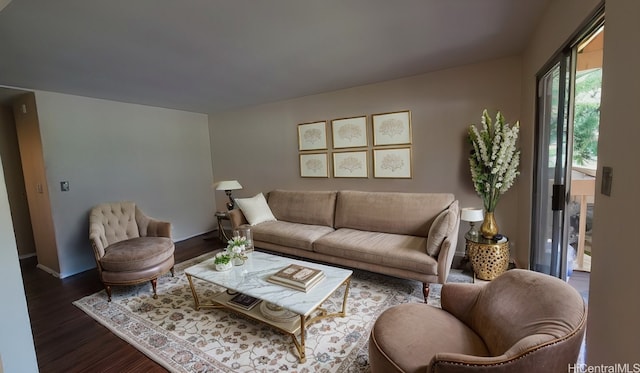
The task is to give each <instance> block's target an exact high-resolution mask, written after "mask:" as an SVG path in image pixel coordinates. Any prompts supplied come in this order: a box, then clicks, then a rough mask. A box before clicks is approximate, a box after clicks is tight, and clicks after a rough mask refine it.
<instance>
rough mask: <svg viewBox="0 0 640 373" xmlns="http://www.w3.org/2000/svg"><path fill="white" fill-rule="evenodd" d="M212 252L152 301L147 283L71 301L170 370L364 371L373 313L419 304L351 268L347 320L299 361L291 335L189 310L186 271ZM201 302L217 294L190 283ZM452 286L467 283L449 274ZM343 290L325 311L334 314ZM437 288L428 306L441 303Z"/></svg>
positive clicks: (317, 338) (383, 280) (314, 333)
mask: <svg viewBox="0 0 640 373" xmlns="http://www.w3.org/2000/svg"><path fill="white" fill-rule="evenodd" d="M210 255H213V254H205V255H203V256H201V257H198V258H194V259H191V260H189V261H186V262H183V263H180V264H177V265H176V274H175V277H171V276H170V275H167V276H164V277H162V278H160V279H159V280H158V299H153V297H152V296H151V289H150V286H149V285H148V284H142V285H139V286H131V287H115V288H114V290H113V297H112V301H111V302H107V296H106V293H105V292H104V290H103V291H100V292H98V293H95V294H93V295H90V296H87V297H84V298H82V299H80V300H78V301H75V302H74V305H76V306H77V307H79V308H80V309H82V310H83V311H84V312H86V313H87V314H88V315H90V316H91V317H93V318H94V319H95V320H97V321H98V322H99V323H101V324H102V325H104V326H105V327H107V328H108V329H110V330H111V331H112V332H113V333H114V334H116V335H118V336H119V337H120V338H122V339H124V340H125V341H127V342H128V343H130V344H131V345H133V346H134V347H136V348H137V349H139V350H140V351H142V352H143V353H144V354H146V355H147V356H149V358H151V359H153V360H154V361H156V362H157V363H159V364H160V365H162V366H164V367H165V368H166V369H168V370H169V371H172V372H276V371H288V372H311V371H314V372H319V371H321V372H368V371H369V365H368V361H367V360H368V350H367V344H368V339H369V332H370V330H371V327H372V325H373V322H374V321H375V320H376V318H377V317H378V315H379V314H380V313H381V312H382V311H384V310H385V309H387V308H389V307H391V306H393V305H396V304H400V303H408V302H422V301H423V300H422V289H421V285H422V284H421V283H419V282H416V281H409V280H403V279H398V278H394V277H388V276H384V275H379V274H375V273H370V272H366V271H359V270H354V274H353V278H352V281H351V286H350V289H349V300H348V304H347V305H348V308H347V316H346V317H343V318H341V317H336V318H330V319H324V320H322V321H319V322H317V323H314V324H311V325H309V326H308V328H307V333H306V354H307V361H306V362H305V363H300V362H299V360H298V354H297V350H296V348H295V346H294V344H293V342H292V340H291V337H290V336H288V335H285V334H282V333H280V332H278V331H277V330H275V329H273V328H271V327H269V326H267V325H263V324H261V323H259V322H255V321H253V320H249V319H246V318H243V317H242V316H240V315H238V314H235V313H233V312H229V311H225V310H200V311H196V310H195V309H194V308H193V298H192V295H191V290H190V288H189V283H188V281H187V279H186V276H185V275H184V274H183V271H184V269H185V268H187V267H189V266H191V265H193V264H196V263H197V262H199V261H202V260H204V259H206V258H207V257H209V256H210ZM194 281H197V282H196V286H197V287H198V293H199V294H201V296H203V297H206V296H207V294H209V295H210V294H213V293H214V292H218V291H220V290H221V289H220V288H218V287H216V286H214V285H211V284H208V283H206V282H203V281H199V280H196V279H194ZM449 281H450V282H472V280H471V277H470V276H468V275H466V274H463V273H461V272H460V271H456V270H452V274H451V276H449ZM342 291H343V289H340V290H338V292H336V293H335V294H334V295H333V296H332V297H330V298H329V299H328V300H327V302H325V303H324V307H325V308H327V309H328V310H329V311H332V310H339V307H341V304H342V297H343V295H342V294H344V293H342ZM439 295H440V285H432V287H431V294H430V297H429V299H428V303H429V304H431V305H434V306H439V304H440V299H439Z"/></svg>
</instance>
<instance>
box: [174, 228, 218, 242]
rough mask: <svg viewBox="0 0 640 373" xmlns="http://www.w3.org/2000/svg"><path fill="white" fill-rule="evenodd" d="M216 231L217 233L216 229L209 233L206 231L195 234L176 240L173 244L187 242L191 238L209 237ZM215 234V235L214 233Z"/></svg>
mask: <svg viewBox="0 0 640 373" xmlns="http://www.w3.org/2000/svg"><path fill="white" fill-rule="evenodd" d="M217 231H218V229H217V228H216V229H214V230H211V231H206V232H200V233H196V234H193V235H191V236H187V237H184V238H178V239H176V240H175V242H182V241H186V240H188V239H191V238H194V237H198V236H206V235H211V234H213V233H214V232H217ZM216 234H217V233H216Z"/></svg>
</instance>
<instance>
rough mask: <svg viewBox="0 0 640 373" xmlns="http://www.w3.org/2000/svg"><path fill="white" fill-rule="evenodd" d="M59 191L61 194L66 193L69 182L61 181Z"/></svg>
mask: <svg viewBox="0 0 640 373" xmlns="http://www.w3.org/2000/svg"><path fill="white" fill-rule="evenodd" d="M60 190H61V191H63V192H68V191H69V182H68V181H61V182H60Z"/></svg>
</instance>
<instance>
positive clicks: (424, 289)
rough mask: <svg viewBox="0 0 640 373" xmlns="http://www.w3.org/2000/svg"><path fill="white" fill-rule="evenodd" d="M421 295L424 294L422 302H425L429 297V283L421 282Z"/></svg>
mask: <svg viewBox="0 0 640 373" xmlns="http://www.w3.org/2000/svg"><path fill="white" fill-rule="evenodd" d="M422 295H424V302H425V303H427V299H428V298H429V283H428V282H423V283H422Z"/></svg>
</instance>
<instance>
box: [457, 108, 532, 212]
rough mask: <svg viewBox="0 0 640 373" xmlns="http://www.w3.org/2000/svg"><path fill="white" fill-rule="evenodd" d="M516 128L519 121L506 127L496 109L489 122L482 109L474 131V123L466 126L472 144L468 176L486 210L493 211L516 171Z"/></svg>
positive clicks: (517, 156) (510, 184) (518, 157)
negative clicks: (480, 118) (480, 117)
mask: <svg viewBox="0 0 640 373" xmlns="http://www.w3.org/2000/svg"><path fill="white" fill-rule="evenodd" d="M519 130H520V123H519V122H516V124H515V125H513V127H510V126H509V124H508V123H505V122H504V117H503V116H502V114H501V113H500V112H499V111H498V113H497V114H496V120H495V122H492V121H491V117H489V114H488V113H487V110H486V109H485V110H484V111H483V112H482V129H481V130H480V131H478V129H477V128H476V126H475V125H471V126H470V127H469V140H471V143H472V145H473V150H472V151H471V155H470V156H469V165H470V166H471V179H472V180H473V186H474V188H475V190H476V192H477V193H478V195H479V196H480V198H482V202H483V204H484V209H485V211H487V212H493V211H495V209H496V205H497V204H498V200H499V199H500V196H501V195H502V194H503V193H505V192H506V191H507V190H509V188H511V186H512V185H513V182H514V180H515V178H516V177H517V176H518V175H519V174H520V171H518V166H519V164H520V150H518V149H516V141H517V140H518V132H519Z"/></svg>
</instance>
